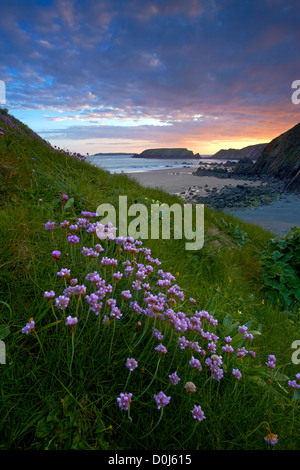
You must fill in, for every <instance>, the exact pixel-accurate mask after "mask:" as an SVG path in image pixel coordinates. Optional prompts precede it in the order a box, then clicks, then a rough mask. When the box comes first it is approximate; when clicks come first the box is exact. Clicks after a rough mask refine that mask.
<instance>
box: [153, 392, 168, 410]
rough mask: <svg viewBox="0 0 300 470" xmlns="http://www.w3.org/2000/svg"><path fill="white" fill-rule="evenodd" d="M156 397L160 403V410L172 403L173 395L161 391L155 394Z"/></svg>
mask: <svg viewBox="0 0 300 470" xmlns="http://www.w3.org/2000/svg"><path fill="white" fill-rule="evenodd" d="M154 399H155V401H156V403H157V405H158V406H157V408H158V409H159V410H160V409H161V408H163V407H164V406H166V405H168V404H169V403H170V400H171V397H167V395H165V394H164V392H159V393H158V394H157V395H154Z"/></svg>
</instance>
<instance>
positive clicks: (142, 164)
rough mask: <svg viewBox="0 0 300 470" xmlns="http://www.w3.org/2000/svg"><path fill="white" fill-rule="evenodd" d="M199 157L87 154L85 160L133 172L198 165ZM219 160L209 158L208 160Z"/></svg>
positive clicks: (101, 166) (110, 170) (112, 169)
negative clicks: (176, 157) (186, 158)
mask: <svg viewBox="0 0 300 470" xmlns="http://www.w3.org/2000/svg"><path fill="white" fill-rule="evenodd" d="M209 156H210V155H204V156H202V157H209ZM200 160H201V159H200ZM200 160H199V159H190V160H183V159H179V160H178V159H174V160H173V159H171V158H168V159H154V158H153V159H152V158H151V159H148V158H132V156H131V155H122V154H120V155H89V156H88V157H87V161H88V162H90V163H92V164H93V165H95V166H97V167H99V168H102V169H103V170H107V171H109V172H110V173H121V172H122V171H123V172H124V173H129V172H130V173H133V172H141V171H148V170H161V169H164V168H182V167H183V166H185V167H190V168H194V167H196V168H197V167H198V166H199V161H200ZM213 161H214V162H215V161H220V162H221V160H210V162H213ZM205 162H209V159H207V160H206V159H205Z"/></svg>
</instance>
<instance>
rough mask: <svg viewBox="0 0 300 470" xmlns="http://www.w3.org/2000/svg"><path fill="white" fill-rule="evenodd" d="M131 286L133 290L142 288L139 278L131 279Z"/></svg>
mask: <svg viewBox="0 0 300 470" xmlns="http://www.w3.org/2000/svg"><path fill="white" fill-rule="evenodd" d="M132 288H133V290H135V291H138V290H141V289H142V287H141V281H139V280H136V281H133V283H132Z"/></svg>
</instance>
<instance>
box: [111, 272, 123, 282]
mask: <svg viewBox="0 0 300 470" xmlns="http://www.w3.org/2000/svg"><path fill="white" fill-rule="evenodd" d="M122 277H123V274H122V273H120V271H118V272H117V273H114V274H113V278H114V279H116V280H117V281H119V280H120V279H122Z"/></svg>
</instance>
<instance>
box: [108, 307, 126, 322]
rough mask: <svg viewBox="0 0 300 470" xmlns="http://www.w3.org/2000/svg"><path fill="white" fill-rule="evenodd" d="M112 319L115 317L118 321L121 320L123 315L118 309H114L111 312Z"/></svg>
mask: <svg viewBox="0 0 300 470" xmlns="http://www.w3.org/2000/svg"><path fill="white" fill-rule="evenodd" d="M110 316H111V317H115V318H116V319H117V320H119V319H120V318H121V317H122V316H123V315H122V313H121V311H120V309H119V308H118V307H113V308H112V309H111V312H110Z"/></svg>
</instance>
